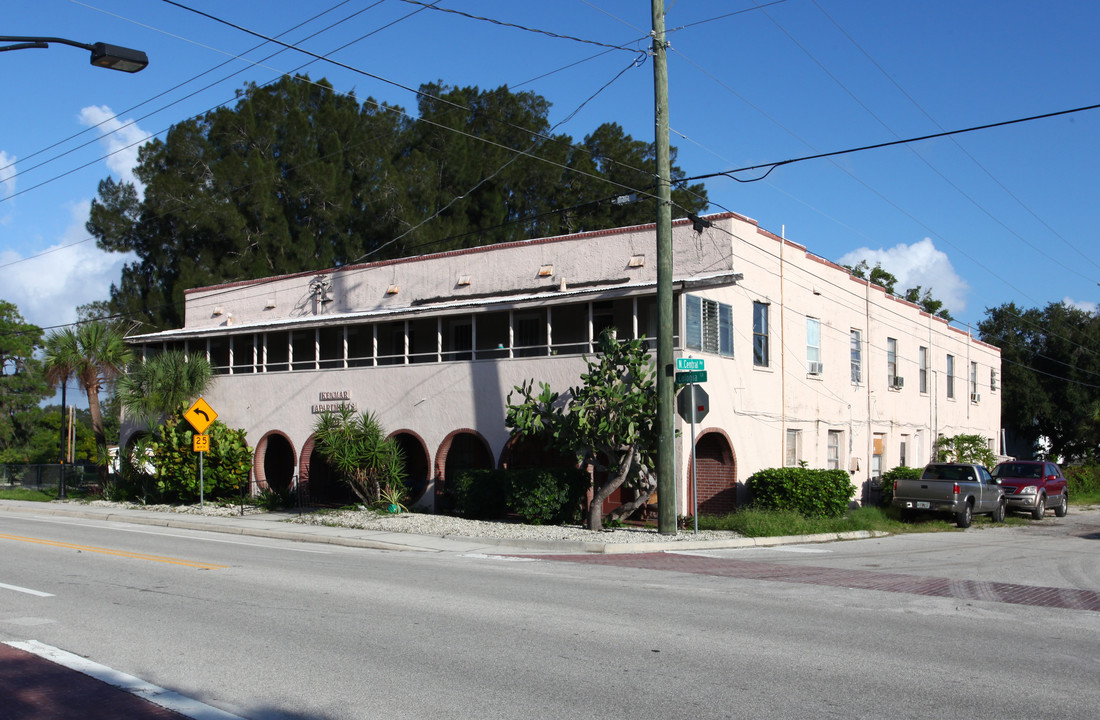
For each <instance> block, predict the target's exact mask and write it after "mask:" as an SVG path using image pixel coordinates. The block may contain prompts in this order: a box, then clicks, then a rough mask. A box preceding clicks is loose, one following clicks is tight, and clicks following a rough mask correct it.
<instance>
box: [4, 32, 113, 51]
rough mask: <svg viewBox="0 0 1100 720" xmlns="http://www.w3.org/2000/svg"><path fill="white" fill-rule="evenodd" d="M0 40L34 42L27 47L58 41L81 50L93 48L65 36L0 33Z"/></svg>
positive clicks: (18, 48) (14, 47)
mask: <svg viewBox="0 0 1100 720" xmlns="http://www.w3.org/2000/svg"><path fill="white" fill-rule="evenodd" d="M0 41H2V42H25V43H34V44H33V45H29V46H28V47H46V45H43V44H40V43H59V44H61V45H70V46H72V47H76V48H80V49H81V50H87V51H88V52H91V51H92V50H94V49H95V46H94V45H89V44H88V43H82V42H77V41H76V40H66V39H65V38H58V37H21V36H18V35H0ZM4 49H5V50H21V49H22V48H21V47H19V46H12V47H6V48H4Z"/></svg>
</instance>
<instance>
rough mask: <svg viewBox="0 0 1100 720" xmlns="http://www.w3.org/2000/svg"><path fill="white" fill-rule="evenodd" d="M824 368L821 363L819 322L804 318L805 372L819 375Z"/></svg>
mask: <svg viewBox="0 0 1100 720" xmlns="http://www.w3.org/2000/svg"><path fill="white" fill-rule="evenodd" d="M824 367H825V366H824V365H823V364H822V362H821V321H820V320H818V319H817V318H806V372H808V373H810V374H811V375H820V374H821V373H822V372H823V370H824Z"/></svg>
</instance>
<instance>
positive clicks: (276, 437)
mask: <svg viewBox="0 0 1100 720" xmlns="http://www.w3.org/2000/svg"><path fill="white" fill-rule="evenodd" d="M255 458H256V459H255V461H254V463H253V468H254V470H255V472H256V484H257V485H258V486H259V489H261V490H263V489H270V490H274V491H276V492H287V491H289V490H290V489H291V485H292V483H293V481H294V470H295V466H296V463H295V461H294V448H293V447H292V446H291V444H290V440H289V439H287V437H286V435H283V434H282V433H277V432H272V433H268V434H267V435H264V436H263V437H262V438H260V442H259V444H258V445H257V446H256V456H255Z"/></svg>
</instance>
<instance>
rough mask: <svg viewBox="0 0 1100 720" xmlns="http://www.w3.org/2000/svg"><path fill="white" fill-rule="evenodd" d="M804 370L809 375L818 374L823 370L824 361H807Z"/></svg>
mask: <svg viewBox="0 0 1100 720" xmlns="http://www.w3.org/2000/svg"><path fill="white" fill-rule="evenodd" d="M806 371H807V372H808V373H810V374H811V375H820V374H821V373H823V372H825V363H822V362H808V363H806Z"/></svg>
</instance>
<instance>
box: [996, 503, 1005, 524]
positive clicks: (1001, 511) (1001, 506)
mask: <svg viewBox="0 0 1100 720" xmlns="http://www.w3.org/2000/svg"><path fill="white" fill-rule="evenodd" d="M1004 521H1005V501H1004V499H1003V498H1002V499H1001V501H1000V502H999V503H997V507H996V509H995V510H994V511H993V522H996V523H999V522H1004Z"/></svg>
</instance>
